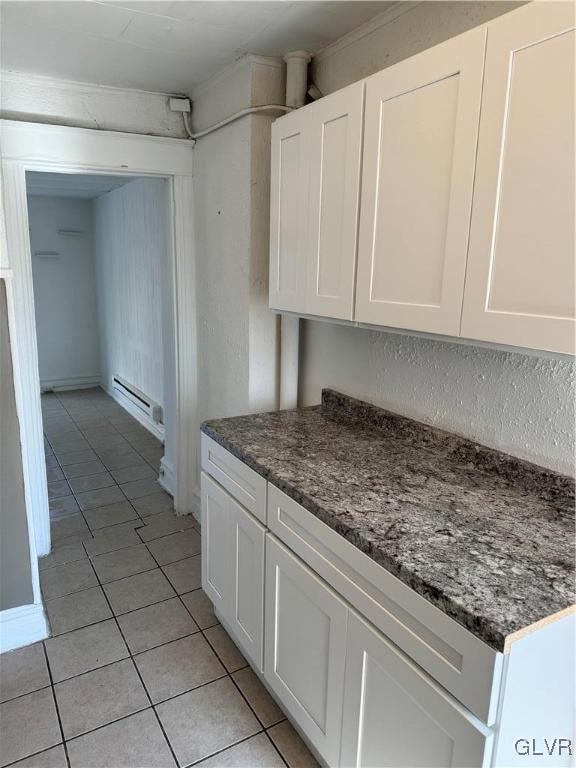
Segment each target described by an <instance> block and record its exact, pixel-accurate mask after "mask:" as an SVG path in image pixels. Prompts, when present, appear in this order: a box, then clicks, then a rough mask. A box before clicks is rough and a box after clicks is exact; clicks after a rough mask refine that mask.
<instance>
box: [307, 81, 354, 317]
mask: <svg viewBox="0 0 576 768" xmlns="http://www.w3.org/2000/svg"><path fill="white" fill-rule="evenodd" d="M363 106H364V83H363V82H359V83H355V84H354V85H351V86H350V87H348V88H344V89H343V90H341V91H338V92H337V93H334V94H332V95H331V96H327V97H325V98H323V99H321V100H320V101H318V102H317V103H316V104H314V105H313V107H311V108H310V109H309V110H308V121H309V146H310V155H309V157H310V160H309V163H310V164H309V173H310V186H309V189H310V198H309V223H308V248H307V286H306V313H307V314H310V315H322V316H325V317H336V318H341V319H344V320H352V319H353V316H354V272H355V267H356V247H357V233H358V204H359V198H360V162H361V157H362V112H363Z"/></svg>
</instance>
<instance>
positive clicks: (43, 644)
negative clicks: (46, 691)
mask: <svg viewBox="0 0 576 768" xmlns="http://www.w3.org/2000/svg"><path fill="white" fill-rule="evenodd" d="M42 650H43V651H44V660H45V661H46V668H47V669H48V677H49V678H50V690H51V692H52V699H53V701H54V708H55V709H56V717H57V718H58V726H59V728H60V736H61V737H62V746H63V749H64V754H65V756H66V764H67V765H68V768H70V758H69V756H68V747H67V746H66V739H65V737H64V726H63V725H62V718H61V716H60V707H59V706H58V699H57V698H56V690H55V688H54V678H53V676H52V667H51V666H50V659H49V658H48V651H47V650H46V645H45V641H42Z"/></svg>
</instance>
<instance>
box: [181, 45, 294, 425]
mask: <svg viewBox="0 0 576 768" xmlns="http://www.w3.org/2000/svg"><path fill="white" fill-rule="evenodd" d="M272 76H275V77H277V78H278V83H277V87H280V86H281V84H282V82H283V70H282V69H281V68H279V67H277V66H271V65H270V64H268V63H262V62H260V61H259V60H253V59H252V58H251V57H248V58H246V59H244V60H243V61H242V62H241V64H240V66H239V67H235V68H231V69H230V71H229V77H225V76H223V77H220V78H217V79H216V81H215V82H214V83H212V86H211V87H210V88H208V89H204V90H202V92H201V93H200V94H199V95H198V97H197V99H196V100H195V109H196V111H197V114H198V115H203V116H204V119H206V120H207V121H208V122H211V120H212V119H214V118H215V117H216V113H215V112H214V109H215V105H218V104H220V105H221V106H222V105H224V106H226V105H227V104H228V103H230V104H232V103H233V104H234V109H242V108H244V107H248V106H252V105H253V104H254V103H262V100H261V99H262V98H265V97H268V96H269V94H270V92H271V90H270V89H271V84H270V78H271V77H272ZM240 83H241V84H242V87H241V88H240V87H239V84H240ZM235 88H239V90H238V92H237V93H236V97H235V100H232V101H228V99H229V97H230V93H231V90H234V89H235ZM240 94H241V95H242V98H243V99H244V102H242V100H239V99H238V96H239V95H240ZM229 111H233V110H232V109H230V110H228V109H226V113H227V114H229ZM208 114H210V115H211V118H210V120H208V118H207V117H206V116H207V115H208ZM270 122H271V118H270V117H266V116H262V115H259V116H254V117H246V118H243V119H241V120H238V121H237V122H235V123H232V124H230V125H228V126H226V127H224V128H221V129H220V130H218V131H216V132H214V133H212V134H210V135H209V136H206V137H205V138H202V139H200V140H199V141H198V143H197V144H196V147H195V150H194V155H195V157H194V166H195V169H194V183H195V212H194V214H195V229H196V251H197V259H198V261H197V280H198V294H197V301H198V403H199V418H200V420H203V419H206V418H213V417H216V416H231V415H236V414H240V413H248V412H250V411H258V410H270V409H273V408H275V407H276V406H277V364H276V358H277V334H276V324H277V321H276V317H275V316H274V314H273V313H272V312H270V310H269V309H268V240H269V230H268V227H269V224H268V222H269V206H270V198H269V184H270V172H269V162H270V161H269V155H270Z"/></svg>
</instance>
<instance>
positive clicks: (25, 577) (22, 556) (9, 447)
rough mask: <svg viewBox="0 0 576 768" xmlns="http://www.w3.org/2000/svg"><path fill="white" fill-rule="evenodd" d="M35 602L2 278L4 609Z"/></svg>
mask: <svg viewBox="0 0 576 768" xmlns="http://www.w3.org/2000/svg"><path fill="white" fill-rule="evenodd" d="M32 602H34V597H33V592H32V572H31V569H30V545H29V542H28V521H27V519H26V504H25V501H24V478H23V475H22V453H21V450H20V426H19V424H18V416H17V413H16V399H15V395H14V377H13V371H12V359H11V355H10V337H9V332H8V313H7V306H6V287H5V283H4V280H0V611H5V610H7V609H9V608H15V607H16V606H18V605H28V604H29V603H32Z"/></svg>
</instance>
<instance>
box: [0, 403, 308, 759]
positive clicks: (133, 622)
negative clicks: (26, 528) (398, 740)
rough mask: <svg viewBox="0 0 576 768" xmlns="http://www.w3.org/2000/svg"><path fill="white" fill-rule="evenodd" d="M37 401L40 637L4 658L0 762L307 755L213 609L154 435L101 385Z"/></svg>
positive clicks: (195, 535)
mask: <svg viewBox="0 0 576 768" xmlns="http://www.w3.org/2000/svg"><path fill="white" fill-rule="evenodd" d="M42 411H43V420H44V431H45V446H46V448H45V451H46V463H47V475H48V490H49V498H50V516H51V531H52V545H53V550H52V553H51V554H50V555H49V556H48V557H46V558H42V559H41V560H40V579H41V587H42V592H43V597H44V601H45V608H46V612H47V615H48V618H49V621H50V625H51V637H50V638H49V639H47V640H46V641H44V642H43V643H37V644H35V645H32V646H28V647H25V648H22V649H20V650H16V651H13V652H11V653H8V654H5V655H3V657H2V667H1V677H0V701H2V702H3V703H2V704H1V705H0V714H1V729H2V731H1V736H2V738H1V746H0V765H1V766H7V765H18V766H27V767H29V768H32V767H40V766H41V767H42V768H64V767H65V766H71V767H72V768H90V767H93V768H104V767H105V766H108V767H110V768H112V767H114V768H122V767H125V768H129V767H133V768H136V767H140V768H142V767H143V766H176V765H178V766H181V768H182V767H184V766H189V765H193V764H197V763H202V765H205V766H251V767H252V768H256V767H257V766H284V765H288V766H289V768H296V766H298V767H299V768H306V767H307V766H314V765H316V762H315V760H314V758H313V757H312V756H311V755H310V753H309V752H308V750H307V749H306V747H305V746H304V744H303V742H302V741H301V740H300V738H299V737H298V736H297V734H296V733H295V731H294V730H293V729H292V727H291V726H290V724H289V723H288V721H287V720H285V718H284V715H283V713H282V712H281V711H280V709H279V708H278V707H277V706H276V704H275V703H274V702H273V701H272V699H271V698H270V696H269V695H268V694H267V692H266V691H265V690H264V688H263V687H262V685H261V684H260V683H259V681H258V679H257V678H256V676H255V674H254V673H253V672H252V670H251V669H250V668H249V667H248V666H247V663H246V661H245V659H244V658H243V657H242V655H241V654H240V652H239V651H238V650H237V648H236V646H235V645H234V644H233V643H232V641H231V640H230V638H229V637H228V635H227V634H226V633H225V632H224V630H223V628H222V627H221V626H220V624H219V622H218V620H217V619H216V617H215V616H214V614H213V612H212V608H211V604H210V603H209V601H208V600H207V598H206V597H205V595H204V593H203V591H202V589H201V577H200V550H201V545H200V533H199V526H198V524H197V523H196V521H195V520H194V519H193V518H192V517H191V516H190V517H177V516H176V515H175V514H174V511H173V508H172V499H171V497H170V496H169V495H168V494H167V493H166V492H165V491H164V490H163V489H162V488H161V487H160V485H159V484H158V482H157V480H156V478H157V476H158V469H159V462H160V458H161V456H162V452H163V449H162V446H161V444H160V443H159V441H158V440H156V439H155V438H154V437H152V435H151V434H150V433H149V432H148V431H147V430H145V429H144V428H143V427H142V426H141V425H140V424H139V423H138V422H137V421H136V420H135V419H133V418H132V417H131V416H130V415H129V414H128V413H127V412H126V411H125V410H124V409H123V408H121V407H120V406H119V405H118V404H117V403H116V402H114V401H113V400H112V399H111V398H110V397H108V396H107V395H106V394H105V393H104V392H103V391H102V390H99V389H89V390H78V391H73V392H64V393H59V394H49V395H44V396H43V398H42Z"/></svg>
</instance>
